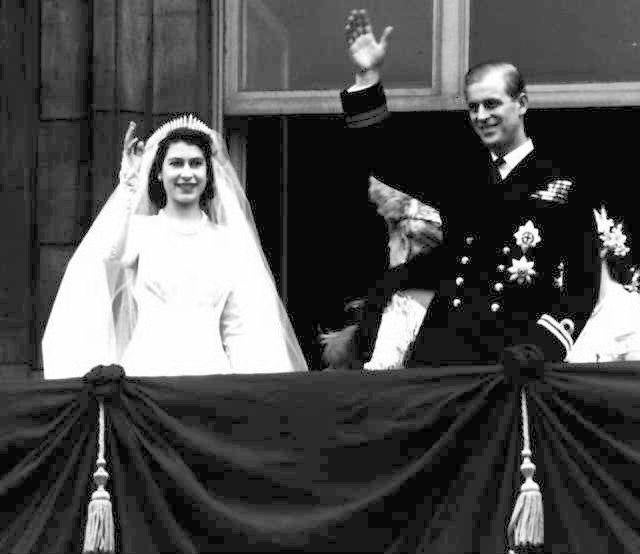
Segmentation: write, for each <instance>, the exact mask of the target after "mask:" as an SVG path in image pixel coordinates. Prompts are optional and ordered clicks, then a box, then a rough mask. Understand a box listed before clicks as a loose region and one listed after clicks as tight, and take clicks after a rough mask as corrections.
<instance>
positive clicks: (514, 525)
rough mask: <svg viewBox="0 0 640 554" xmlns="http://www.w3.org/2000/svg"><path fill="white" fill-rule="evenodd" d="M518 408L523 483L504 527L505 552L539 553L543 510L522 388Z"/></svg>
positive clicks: (525, 401)
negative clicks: (506, 538) (507, 540)
mask: <svg viewBox="0 0 640 554" xmlns="http://www.w3.org/2000/svg"><path fill="white" fill-rule="evenodd" d="M520 399H521V407H522V439H523V448H522V457H523V461H522V465H521V466H520V472H521V473H522V475H523V477H524V483H523V484H522V486H521V487H520V495H519V496H518V500H517V501H516V505H515V507H514V508H513V514H512V515H511V520H510V521H509V526H508V527H507V536H508V538H509V546H510V547H511V548H510V549H509V554H519V553H523V552H542V548H543V545H544V513H543V510H542V493H541V492H540V486H539V485H538V483H536V482H535V481H534V480H533V474H534V473H535V471H536V466H535V464H534V463H533V462H532V461H531V445H530V442H529V415H528V412H527V397H526V395H525V391H524V387H523V388H522V390H521V391H520Z"/></svg>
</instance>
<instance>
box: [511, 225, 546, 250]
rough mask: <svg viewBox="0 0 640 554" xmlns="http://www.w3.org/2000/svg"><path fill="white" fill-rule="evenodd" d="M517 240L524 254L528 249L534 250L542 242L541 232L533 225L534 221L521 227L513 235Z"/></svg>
mask: <svg viewBox="0 0 640 554" xmlns="http://www.w3.org/2000/svg"><path fill="white" fill-rule="evenodd" d="M513 236H514V237H515V239H516V244H517V245H518V246H519V247H520V248H522V251H523V252H526V251H527V248H533V247H534V246H535V245H536V244H538V243H539V242H540V240H541V239H540V231H539V230H538V228H537V227H535V226H534V225H533V221H531V220H529V221H527V222H526V223H525V224H524V225H520V227H518V230H517V231H516V232H515V233H514V234H513Z"/></svg>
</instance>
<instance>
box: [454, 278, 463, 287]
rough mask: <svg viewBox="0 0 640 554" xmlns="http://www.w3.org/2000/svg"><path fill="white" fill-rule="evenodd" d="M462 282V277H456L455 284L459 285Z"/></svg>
mask: <svg viewBox="0 0 640 554" xmlns="http://www.w3.org/2000/svg"><path fill="white" fill-rule="evenodd" d="M462 283H464V279H463V278H462V277H456V285H458V286H460V285H461V284H462Z"/></svg>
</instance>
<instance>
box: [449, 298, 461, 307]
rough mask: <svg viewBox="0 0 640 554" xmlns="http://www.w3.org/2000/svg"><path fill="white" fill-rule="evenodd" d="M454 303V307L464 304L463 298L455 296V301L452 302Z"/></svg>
mask: <svg viewBox="0 0 640 554" xmlns="http://www.w3.org/2000/svg"><path fill="white" fill-rule="evenodd" d="M451 303H452V304H453V307H454V308H457V307H458V306H460V304H462V300H460V299H459V298H454V299H453V302H451Z"/></svg>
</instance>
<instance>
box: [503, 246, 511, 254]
mask: <svg viewBox="0 0 640 554" xmlns="http://www.w3.org/2000/svg"><path fill="white" fill-rule="evenodd" d="M509 252H511V248H509V247H508V246H505V247H504V248H503V249H502V253H503V254H508V253H509Z"/></svg>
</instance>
